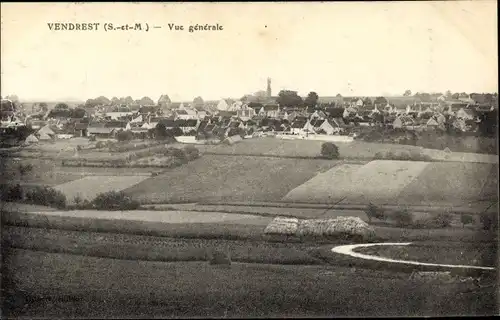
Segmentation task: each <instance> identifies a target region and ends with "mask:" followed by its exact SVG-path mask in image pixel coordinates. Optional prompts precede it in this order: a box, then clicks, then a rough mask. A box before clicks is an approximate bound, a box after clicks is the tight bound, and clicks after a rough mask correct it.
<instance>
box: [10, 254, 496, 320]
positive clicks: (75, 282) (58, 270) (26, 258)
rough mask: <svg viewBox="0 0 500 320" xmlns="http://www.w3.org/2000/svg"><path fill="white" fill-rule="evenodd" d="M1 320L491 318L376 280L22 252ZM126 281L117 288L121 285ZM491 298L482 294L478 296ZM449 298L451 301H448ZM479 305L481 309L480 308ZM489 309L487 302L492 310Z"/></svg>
mask: <svg viewBox="0 0 500 320" xmlns="http://www.w3.org/2000/svg"><path fill="white" fill-rule="evenodd" d="M4 266H5V267H4V268H5V270H6V272H7V273H9V278H8V279H10V281H9V283H8V284H9V287H8V288H7V290H9V292H10V294H9V295H7V296H8V297H10V298H11V300H8V302H11V301H12V303H9V304H8V305H7V308H3V311H4V314H7V315H10V316H13V317H15V316H28V317H124V316H125V317H130V316H132V317H147V316H150V317H188V316H191V317H193V316H194V317H223V316H229V317H261V316H269V317H273V316H275V317H276V316H282V317H286V316H396V315H399V316H411V315H419V316H422V315H426V316H430V315H451V314H478V313H479V314H481V313H492V312H494V311H493V310H494V309H493V310H492V309H491V308H492V307H493V306H492V305H491V306H488V304H487V302H489V303H491V300H492V298H494V297H491V296H490V295H486V294H485V293H476V294H469V295H467V296H466V297H462V296H461V295H457V293H459V292H460V287H459V286H458V285H443V284H441V283H438V284H430V283H421V282H415V281H412V282H409V281H408V280H407V276H406V277H402V276H399V275H398V274H391V273H387V272H383V271H379V272H375V271H373V270H371V271H369V272H365V271H362V270H360V271H355V272H353V271H352V270H350V269H346V268H339V267H332V266H282V265H255V264H239V263H234V264H233V265H231V267H230V268H221V267H218V266H210V265H208V264H207V263H205V262H174V263H165V262H147V261H137V260H136V261H127V260H115V259H103V258H94V257H85V256H77V255H67V254H51V253H44V252H33V251H29V250H12V251H10V252H9V253H8V254H7V255H6V257H4ZM124 279H126V281H124ZM488 294H491V293H488ZM450 297H453V299H450ZM488 297H489V299H488ZM493 301H494V300H493Z"/></svg>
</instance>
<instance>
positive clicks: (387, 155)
mask: <svg viewBox="0 0 500 320" xmlns="http://www.w3.org/2000/svg"><path fill="white" fill-rule="evenodd" d="M384 158H385V159H387V160H395V158H396V155H395V154H394V153H393V152H391V151H387V152H386V153H385V157H384Z"/></svg>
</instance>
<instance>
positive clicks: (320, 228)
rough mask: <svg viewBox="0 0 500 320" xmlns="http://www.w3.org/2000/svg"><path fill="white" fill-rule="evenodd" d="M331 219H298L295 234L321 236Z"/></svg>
mask: <svg viewBox="0 0 500 320" xmlns="http://www.w3.org/2000/svg"><path fill="white" fill-rule="evenodd" d="M330 220H333V219H309V220H302V221H300V223H299V225H298V228H297V233H296V234H297V236H300V237H303V236H323V235H325V234H326V231H327V229H328V226H329V225H330V224H331V223H333V222H332V221H330Z"/></svg>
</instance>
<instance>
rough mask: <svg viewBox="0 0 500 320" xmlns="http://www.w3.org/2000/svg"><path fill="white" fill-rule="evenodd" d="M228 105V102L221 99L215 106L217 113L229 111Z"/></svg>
mask: <svg viewBox="0 0 500 320" xmlns="http://www.w3.org/2000/svg"><path fill="white" fill-rule="evenodd" d="M230 105H231V103H230V101H229V102H228V101H227V99H221V100H220V101H219V103H218V104H217V110H219V111H230V110H229V107H230Z"/></svg>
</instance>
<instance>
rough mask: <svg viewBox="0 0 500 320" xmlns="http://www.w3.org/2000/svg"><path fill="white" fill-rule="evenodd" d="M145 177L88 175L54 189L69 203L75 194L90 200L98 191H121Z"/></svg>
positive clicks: (145, 177)
mask: <svg viewBox="0 0 500 320" xmlns="http://www.w3.org/2000/svg"><path fill="white" fill-rule="evenodd" d="M147 178H148V177H147V176H90V177H85V178H81V179H78V180H74V181H71V182H67V183H63V184H60V185H58V186H56V187H54V189H56V190H59V191H61V192H62V193H64V195H65V196H66V199H67V201H68V202H69V203H70V204H71V203H72V202H73V200H74V199H75V197H77V196H78V197H80V198H81V199H86V200H89V201H90V200H92V199H94V198H95V197H96V196H97V195H98V194H99V193H103V192H108V191H121V190H123V189H126V188H128V187H130V186H133V185H135V184H137V183H139V182H141V181H144V180H146V179H147Z"/></svg>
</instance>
